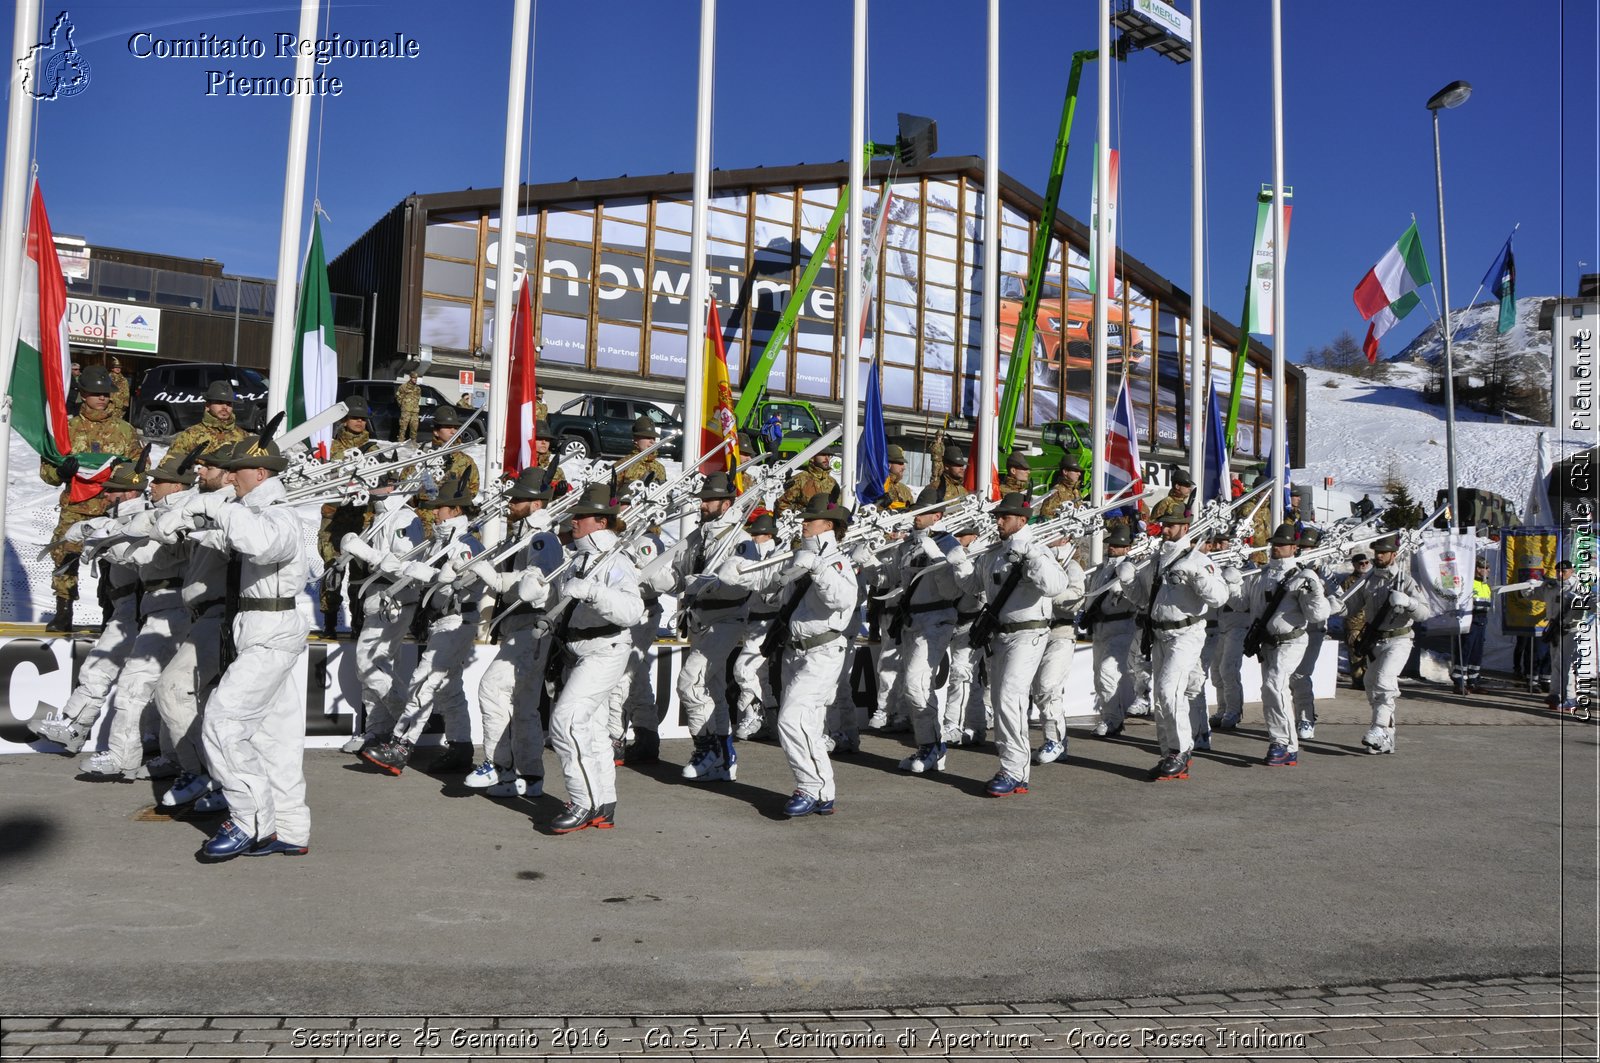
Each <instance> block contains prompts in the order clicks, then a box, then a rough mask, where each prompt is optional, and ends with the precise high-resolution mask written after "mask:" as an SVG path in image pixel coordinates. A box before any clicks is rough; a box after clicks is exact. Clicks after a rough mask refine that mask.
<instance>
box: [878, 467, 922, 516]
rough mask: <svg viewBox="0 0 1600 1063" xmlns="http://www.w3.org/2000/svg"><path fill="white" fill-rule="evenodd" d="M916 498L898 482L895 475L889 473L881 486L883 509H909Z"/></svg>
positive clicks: (907, 488) (909, 489) (898, 479)
mask: <svg viewBox="0 0 1600 1063" xmlns="http://www.w3.org/2000/svg"><path fill="white" fill-rule="evenodd" d="M916 498H917V496H916V495H915V494H913V493H912V491H911V488H909V487H907V486H906V485H905V484H903V483H901V482H900V477H899V475H898V474H896V473H890V474H889V478H888V479H887V480H886V481H884V485H883V505H884V508H885V509H910V508H911V504H912V503H913V502H915V501H916Z"/></svg>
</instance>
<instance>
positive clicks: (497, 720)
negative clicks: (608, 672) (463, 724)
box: [474, 531, 563, 778]
mask: <svg viewBox="0 0 1600 1063" xmlns="http://www.w3.org/2000/svg"><path fill="white" fill-rule="evenodd" d="M562 557H563V555H562V549H561V540H560V539H558V538H556V536H555V535H554V533H552V532H549V531H542V532H539V533H537V534H535V535H534V536H533V537H532V538H531V539H530V540H529V541H528V543H527V544H526V545H525V546H523V547H522V549H520V550H518V551H517V552H516V553H515V554H514V555H512V563H511V565H510V569H511V571H509V572H492V573H489V579H488V580H487V581H486V582H488V584H489V587H490V589H491V590H493V591H495V592H497V593H498V594H500V595H501V596H502V597H503V598H504V599H505V600H506V601H507V602H508V603H509V602H510V601H511V600H512V599H515V600H516V604H515V605H513V606H511V607H510V609H509V611H508V612H507V613H506V614H505V617H504V619H502V620H501V621H500V623H499V625H498V630H499V632H500V648H499V649H498V650H497V651H496V653H495V655H494V660H492V661H490V662H489V667H488V668H486V669H484V673H483V678H482V679H480V680H479V681H478V714H479V716H480V717H481V718H482V723H483V755H484V758H485V759H486V760H489V761H491V762H492V763H493V764H494V765H495V767H497V768H499V769H500V770H501V771H502V772H511V771H514V772H515V773H516V774H517V775H521V776H524V777H527V778H543V777H544V721H543V720H542V719H540V717H539V696H540V694H541V693H543V691H544V671H545V664H546V662H547V660H548V659H549V653H550V637H549V636H550V632H549V630H548V629H549V624H548V623H547V622H546V621H545V618H544V611H543V609H541V608H535V607H534V606H533V605H530V604H529V603H528V602H526V601H522V600H521V596H520V592H519V586H520V584H521V582H522V581H521V579H520V577H521V576H522V575H523V574H525V573H528V572H533V571H537V572H539V573H541V574H542V575H544V576H546V577H548V576H550V575H551V574H552V573H554V572H555V570H556V569H557V568H558V567H560V565H561V562H562ZM474 571H475V572H476V571H478V569H474ZM536 596H537V597H539V598H540V600H541V601H543V600H544V597H545V596H544V595H536Z"/></svg>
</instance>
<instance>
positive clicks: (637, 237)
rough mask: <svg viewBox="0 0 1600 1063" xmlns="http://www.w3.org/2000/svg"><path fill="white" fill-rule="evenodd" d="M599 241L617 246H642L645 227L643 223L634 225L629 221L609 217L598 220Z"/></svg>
mask: <svg viewBox="0 0 1600 1063" xmlns="http://www.w3.org/2000/svg"><path fill="white" fill-rule="evenodd" d="M600 242H601V243H604V244H614V245H616V246H619V247H637V248H643V247H644V245H645V228H644V226H643V225H634V224H632V223H631V222H625V221H613V220H612V219H611V218H609V217H605V218H602V219H601V220H600Z"/></svg>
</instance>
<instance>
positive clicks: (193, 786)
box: [161, 772, 217, 808]
mask: <svg viewBox="0 0 1600 1063" xmlns="http://www.w3.org/2000/svg"><path fill="white" fill-rule="evenodd" d="M216 786H217V784H216V783H214V782H212V781H211V776H209V775H207V774H206V773H205V772H199V773H190V772H180V773H179V774H178V777H177V778H176V779H174V780H172V789H170V790H168V791H167V792H166V793H164V794H162V795H161V807H162V808H177V807H179V806H180V805H186V804H188V803H189V802H190V801H193V800H194V799H195V798H197V797H200V796H201V795H202V794H205V793H208V792H210V791H211V790H214V789H216Z"/></svg>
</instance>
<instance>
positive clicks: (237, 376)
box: [128, 362, 267, 439]
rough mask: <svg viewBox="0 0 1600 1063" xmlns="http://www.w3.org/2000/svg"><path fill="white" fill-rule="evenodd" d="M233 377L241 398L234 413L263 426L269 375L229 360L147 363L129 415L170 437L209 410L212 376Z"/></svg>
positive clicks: (152, 433) (142, 427) (247, 423)
mask: <svg viewBox="0 0 1600 1063" xmlns="http://www.w3.org/2000/svg"><path fill="white" fill-rule="evenodd" d="M217 380H227V381H230V382H232V384H233V390H234V393H235V394H236V395H237V396H238V401H237V402H235V403H234V406H233V416H234V419H235V420H236V421H238V422H239V424H240V425H242V426H243V427H245V428H259V427H261V425H262V422H263V418H264V416H265V414H266V409H267V378H266V377H264V376H262V375H261V374H260V373H259V372H257V371H256V370H254V369H246V368H242V367H240V366H237V365H229V364H227V363H226V362H168V363H167V364H165V365H158V366H156V367H154V368H153V369H146V370H145V371H144V375H143V376H141V377H140V378H139V383H138V385H137V386H136V387H135V388H134V389H133V393H132V396H131V402H132V405H131V407H130V409H129V411H128V412H129V420H131V421H132V422H133V426H134V427H135V428H137V429H138V430H139V431H140V432H142V433H143V434H144V435H145V437H146V438H150V439H154V438H163V439H164V438H167V437H169V436H173V435H176V434H177V433H179V432H181V431H183V430H184V429H185V428H188V427H190V426H191V425H194V424H198V423H199V421H200V417H201V415H203V414H204V413H205V408H206V404H205V396H206V389H207V388H209V387H210V386H211V384H212V383H213V382H214V381H217Z"/></svg>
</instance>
